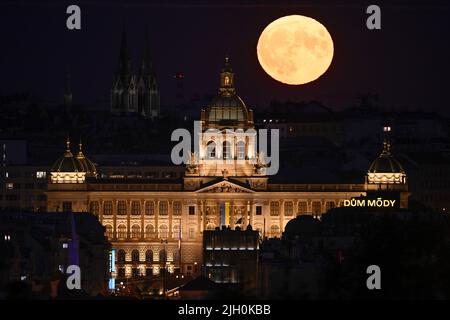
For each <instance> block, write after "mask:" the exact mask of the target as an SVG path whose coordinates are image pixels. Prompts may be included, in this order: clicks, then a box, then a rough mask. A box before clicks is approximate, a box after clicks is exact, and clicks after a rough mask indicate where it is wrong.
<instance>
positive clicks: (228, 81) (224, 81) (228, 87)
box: [219, 55, 236, 96]
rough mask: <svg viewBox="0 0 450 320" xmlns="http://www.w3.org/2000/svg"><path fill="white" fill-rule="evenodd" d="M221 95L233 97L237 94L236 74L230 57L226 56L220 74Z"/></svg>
mask: <svg viewBox="0 0 450 320" xmlns="http://www.w3.org/2000/svg"><path fill="white" fill-rule="evenodd" d="M219 94H220V95H222V96H232V95H235V94H236V90H235V89H234V73H233V69H232V68H231V64H230V58H229V57H228V55H226V56H225V64H224V66H223V67H222V70H221V72H220V88H219Z"/></svg>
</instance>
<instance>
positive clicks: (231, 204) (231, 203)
mask: <svg viewBox="0 0 450 320" xmlns="http://www.w3.org/2000/svg"><path fill="white" fill-rule="evenodd" d="M234 209H235V203H234V201H230V211H229V212H230V217H229V219H230V228H231V229H234Z"/></svg>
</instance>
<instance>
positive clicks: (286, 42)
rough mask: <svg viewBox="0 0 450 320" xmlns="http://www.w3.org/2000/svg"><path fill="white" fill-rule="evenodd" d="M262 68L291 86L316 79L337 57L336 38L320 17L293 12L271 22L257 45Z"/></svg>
mask: <svg viewBox="0 0 450 320" xmlns="http://www.w3.org/2000/svg"><path fill="white" fill-rule="evenodd" d="M256 51H257V55H258V60H259V63H260V64H261V67H262V68H263V69H264V71H266V72H267V73H268V74H269V75H270V76H271V77H272V78H274V79H275V80H278V81H280V82H282V83H286V84H290V85H299V84H305V83H308V82H311V81H314V80H316V79H317V78H319V77H320V76H321V75H322V74H324V73H325V71H327V69H328V67H329V66H330V64H331V60H333V52H334V47H333V39H331V35H330V34H329V33H328V30H327V29H326V28H325V27H324V26H323V25H322V24H321V23H320V22H318V21H317V20H314V19H312V18H309V17H305V16H300V15H292V16H285V17H282V18H279V19H277V20H275V21H273V22H272V23H270V24H269V25H268V26H267V27H266V28H265V29H264V30H263V32H262V33H261V36H260V37H259V40H258V45H257V48H256Z"/></svg>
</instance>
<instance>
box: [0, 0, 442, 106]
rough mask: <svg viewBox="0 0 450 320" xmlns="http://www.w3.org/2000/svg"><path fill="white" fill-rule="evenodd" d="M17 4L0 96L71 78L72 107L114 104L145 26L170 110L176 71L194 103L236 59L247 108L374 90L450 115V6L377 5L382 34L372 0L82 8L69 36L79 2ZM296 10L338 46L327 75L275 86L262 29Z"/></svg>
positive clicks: (0, 27) (343, 100)
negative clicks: (123, 65) (263, 63)
mask: <svg viewBox="0 0 450 320" xmlns="http://www.w3.org/2000/svg"><path fill="white" fill-rule="evenodd" d="M20 3H21V4H17V3H16V2H10V3H5V2H2V3H0V39H1V48H0V85H1V86H0V95H7V94H11V93H14V92H24V91H29V92H32V93H33V94H35V95H37V96H39V97H42V98H43V99H46V100H51V101H61V100H62V92H63V87H64V75H65V73H66V72H67V70H70V72H71V75H72V86H73V93H74V100H75V102H83V103H89V102H95V101H108V99H109V90H110V85H111V81H112V72H113V70H114V69H115V67H116V63H117V58H118V50H119V42H120V33H121V29H122V25H123V24H124V23H125V25H126V29H127V33H128V40H129V49H130V52H131V54H132V57H133V63H134V65H135V67H137V65H138V64H139V61H140V58H141V52H142V47H143V38H144V30H145V26H146V25H148V26H149V29H150V36H151V42H152V47H153V62H154V65H155V68H156V72H157V76H158V79H159V82H160V87H161V94H162V97H161V98H162V103H163V104H170V103H172V102H173V101H174V92H175V83H174V80H173V74H174V73H175V72H176V71H178V70H182V71H183V72H184V73H185V75H186V78H185V80H186V83H185V86H186V91H185V93H186V96H188V97H190V96H192V95H194V94H195V93H198V94H200V95H205V94H214V93H215V92H216V91H217V86H218V76H217V74H218V71H219V69H220V67H221V65H222V62H223V58H224V56H225V54H227V53H228V54H229V55H230V57H231V61H232V65H233V67H234V70H235V72H236V77H237V78H236V85H237V90H238V94H239V95H241V96H242V97H243V99H244V101H246V103H247V104H248V105H250V106H255V105H256V106H260V105H262V106H263V105H268V104H269V102H270V100H272V99H278V100H286V99H291V100H309V99H317V100H320V101H322V102H324V103H325V104H327V105H329V106H330V107H333V108H335V109H338V108H342V107H345V106H349V105H353V104H355V103H356V98H357V96H358V95H360V94H364V93H367V92H371V93H378V94H379V95H380V97H381V102H382V104H383V105H385V106H387V107H390V108H391V107H392V108H403V107H404V106H409V107H410V108H411V109H415V108H421V109H422V110H438V111H446V109H447V107H448V86H447V85H448V83H449V82H448V81H447V78H448V76H449V71H450V62H449V59H450V45H449V40H448V39H450V6H448V5H439V4H435V5H430V4H429V3H430V2H424V3H428V5H425V4H424V5H414V6H407V5H403V4H396V5H393V4H392V2H389V3H391V4H389V5H387V4H386V5H383V4H382V2H381V1H378V2H377V1H374V3H376V4H379V5H380V6H381V8H382V30H378V31H369V30H367V29H366V27H365V21H366V18H367V14H366V13H365V10H366V7H367V5H369V4H372V1H371V2H370V3H369V2H361V1H360V2H356V1H346V2H345V3H346V4H340V5H336V3H338V2H337V1H335V2H325V1H314V2H312V1H309V2H306V1H278V2H277V3H284V4H279V5H271V4H270V1H246V2H242V3H244V4H245V5H241V4H239V2H238V1H234V2H230V1H221V2H218V1H217V2H211V3H214V4H208V2H206V1H203V2H199V1H197V2H192V3H194V4H195V5H194V6H188V5H184V3H185V2H182V1H177V2H173V1H172V2H170V4H167V2H162V1H161V4H159V5H158V4H155V3H152V2H151V1H131V2H129V3H133V4H128V5H123V3H125V1H122V2H120V1H74V2H73V3H75V4H78V5H80V7H81V9H82V30H81V31H68V30H67V29H66V28H65V20H66V13H65V8H66V6H67V5H68V4H71V3H65V2H63V1H58V2H56V1H55V2H52V1H22V2H20ZM162 3H164V4H162ZM202 3H203V4H202ZM220 3H222V4H220ZM261 3H263V4H261ZM267 3H269V4H267ZM307 3H314V4H312V5H308V4H307ZM318 3H320V4H318ZM330 3H334V4H330ZM397 3H398V2H397ZM290 14H302V15H307V16H311V17H313V18H315V19H317V20H318V21H320V22H321V23H322V24H324V25H325V26H326V27H327V29H328V30H329V32H330V34H331V36H332V38H333V40H334V46H335V55H334V59H333V62H332V65H331V67H330V69H329V70H328V71H327V73H325V75H323V76H322V77H321V78H319V80H317V81H315V82H312V83H310V84H306V85H303V86H287V85H284V84H281V83H278V82H276V81H275V80H272V79H271V78H270V77H269V76H268V75H266V74H265V72H264V71H263V70H262V69H261V67H260V66H259V63H258V61H257V58H256V43H257V40H258V37H259V34H260V33H261V31H262V30H263V29H264V28H265V26H266V25H267V24H269V23H270V22H271V21H273V20H275V19H277V18H279V17H281V16H283V15H290Z"/></svg>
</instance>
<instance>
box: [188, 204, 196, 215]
mask: <svg viewBox="0 0 450 320" xmlns="http://www.w3.org/2000/svg"><path fill="white" fill-rule="evenodd" d="M189 214H190V215H194V214H195V207H194V206H189Z"/></svg>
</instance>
